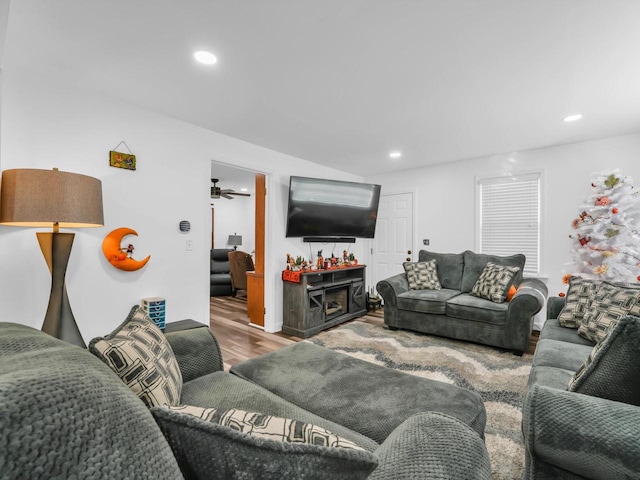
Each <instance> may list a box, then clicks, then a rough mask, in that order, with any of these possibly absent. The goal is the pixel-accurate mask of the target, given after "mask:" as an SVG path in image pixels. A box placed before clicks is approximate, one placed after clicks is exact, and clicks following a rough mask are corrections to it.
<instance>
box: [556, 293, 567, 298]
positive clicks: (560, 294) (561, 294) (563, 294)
mask: <svg viewBox="0 0 640 480" xmlns="http://www.w3.org/2000/svg"><path fill="white" fill-rule="evenodd" d="M565 295H566V293H564V292H560V293H559V294H558V296H559V297H561V298H562V297H564V296H565Z"/></svg>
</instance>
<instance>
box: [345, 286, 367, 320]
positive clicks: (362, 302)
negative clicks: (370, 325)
mask: <svg viewBox="0 0 640 480" xmlns="http://www.w3.org/2000/svg"><path fill="white" fill-rule="evenodd" d="M350 300H351V305H350V308H349V312H352V313H355V312H359V311H360V310H366V309H367V295H366V292H365V290H364V282H353V283H352V284H351V299H350Z"/></svg>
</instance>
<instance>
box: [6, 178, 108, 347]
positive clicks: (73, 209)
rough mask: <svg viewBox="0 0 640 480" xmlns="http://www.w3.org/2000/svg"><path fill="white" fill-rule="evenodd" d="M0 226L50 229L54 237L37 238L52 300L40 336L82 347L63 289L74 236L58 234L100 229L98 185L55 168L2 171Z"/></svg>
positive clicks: (101, 220) (65, 291)
mask: <svg viewBox="0 0 640 480" xmlns="http://www.w3.org/2000/svg"><path fill="white" fill-rule="evenodd" d="M0 225H9V226H14V227H52V228H53V232H36V236H37V237H38V243H39V244H40V249H41V250H42V254H43V255H44V258H45V261H46V262H47V266H48V267H49V271H50V272H51V295H50V297H49V306H48V307H47V313H46V315H45V318H44V323H43V324H42V331H43V332H46V333H48V334H49V335H52V336H54V337H57V338H60V339H62V340H65V341H67V342H69V343H72V344H74V345H78V346H81V347H86V345H85V343H84V340H83V339H82V335H81V334H80V330H79V329H78V325H77V324H76V321H75V319H74V318H73V313H72V311H71V305H70V304H69V297H68V295H67V288H66V286H65V274H66V271H67V265H68V263H69V255H70V254H71V246H72V245H73V238H74V236H75V234H74V233H60V231H59V229H60V227H62V228H83V227H102V226H103V225H104V217H103V211H102V182H101V181H100V180H98V179H96V178H93V177H88V176H86V175H80V174H77V173H69V172H61V171H59V170H58V169H57V168H54V169H53V170H38V169H26V168H20V169H13V170H5V171H4V172H2V186H1V188H0Z"/></svg>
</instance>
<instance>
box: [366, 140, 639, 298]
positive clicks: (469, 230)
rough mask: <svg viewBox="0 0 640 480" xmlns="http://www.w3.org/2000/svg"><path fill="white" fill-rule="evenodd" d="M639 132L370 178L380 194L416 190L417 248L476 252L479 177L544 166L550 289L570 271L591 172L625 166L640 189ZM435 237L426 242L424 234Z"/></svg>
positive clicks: (545, 269) (559, 287)
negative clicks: (574, 230) (575, 224)
mask: <svg viewBox="0 0 640 480" xmlns="http://www.w3.org/2000/svg"><path fill="white" fill-rule="evenodd" d="M639 160H640V134H636V135H627V136H621V137H613V138H606V139H602V140H595V141H590V142H582V143H575V144H568V145H561V146H555V147H548V148H542V149H537V150H528V151H523V152H514V153H511V154H504V155H494V156H490V157H485V158H479V159H473V160H466V161H460V162H456V163H450V164H442V165H436V166H433V167H425V168H420V169H415V170H409V171H404V172H397V173H391V174H385V175H380V176H370V177H366V178H365V181H370V182H375V183H380V184H381V185H382V194H390V193H399V192H407V191H415V192H416V195H415V206H414V208H415V211H416V217H417V222H416V228H415V239H414V242H415V243H414V249H416V250H420V249H423V248H424V249H427V250H432V251H436V252H460V251H463V250H467V249H468V250H474V249H475V246H476V231H475V212H476V207H475V203H476V200H475V184H476V180H477V179H478V178H485V177H495V176H501V175H507V174H512V173H524V172H533V171H541V172H542V174H543V185H542V202H543V205H542V238H541V240H542V241H541V246H542V248H541V259H542V265H541V267H542V272H541V273H542V276H543V277H547V278H548V287H549V295H557V294H558V293H559V292H561V291H566V286H564V285H563V284H562V276H563V275H564V274H565V273H570V272H571V267H570V265H567V264H568V263H570V262H571V244H570V241H569V237H568V236H569V234H570V233H571V221H572V220H573V219H574V218H575V217H576V216H577V215H578V214H579V212H578V208H579V206H580V204H581V202H582V200H583V199H584V197H585V196H586V195H587V194H588V193H589V189H590V188H591V179H592V177H593V173H596V172H601V171H603V170H606V169H611V168H619V169H621V171H622V173H624V174H626V175H629V176H631V177H633V178H634V180H635V185H636V187H638V188H640V162H639ZM424 238H428V239H429V240H430V245H429V247H423V245H422V239H424Z"/></svg>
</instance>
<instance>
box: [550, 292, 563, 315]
mask: <svg viewBox="0 0 640 480" xmlns="http://www.w3.org/2000/svg"><path fill="white" fill-rule="evenodd" d="M564 303H565V299H564V298H562V297H549V299H548V300H547V319H550V318H558V315H560V312H561V311H562V309H563V308H564Z"/></svg>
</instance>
